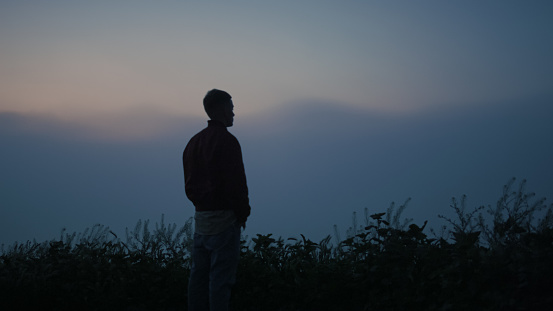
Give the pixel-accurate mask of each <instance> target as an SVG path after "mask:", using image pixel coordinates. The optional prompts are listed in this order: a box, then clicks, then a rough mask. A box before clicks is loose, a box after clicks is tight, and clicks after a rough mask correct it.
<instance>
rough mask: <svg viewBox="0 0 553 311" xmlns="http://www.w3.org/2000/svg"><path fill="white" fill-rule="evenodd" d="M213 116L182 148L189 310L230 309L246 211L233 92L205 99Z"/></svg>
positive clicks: (216, 92) (211, 93) (215, 93)
mask: <svg viewBox="0 0 553 311" xmlns="http://www.w3.org/2000/svg"><path fill="white" fill-rule="evenodd" d="M203 102H204V109H205V111H206V113H207V115H208V116H209V118H210V119H211V120H209V121H208V125H207V128H205V129H204V130H202V131H201V132H199V133H198V134H196V135H195V136H194V137H192V139H190V141H189V142H188V145H187V146H186V148H185V149H184V153H183V157H182V163H183V167H184V182H185V190H186V196H187V197H188V199H190V201H192V203H193V204H194V206H195V209H196V213H195V216H194V218H195V233H194V249H193V252H192V268H191V271H190V280H189V286H188V310H191V311H196V310H211V311H214V310H228V308H229V299H230V292H231V287H232V285H233V284H234V282H235V277H236V268H237V266H238V258H239V255H240V228H241V227H244V228H245V226H246V220H247V218H248V216H249V215H250V205H249V198H248V187H247V184H246V174H245V172H244V163H243V162H242V151H241V148H240V144H239V143H238V140H237V139H236V137H234V136H233V135H232V134H231V133H229V132H228V131H227V127H230V126H232V124H233V118H234V112H233V108H234V105H233V103H232V100H231V96H230V95H229V94H228V93H227V92H225V91H221V90H217V89H213V90H211V91H209V92H207V94H206V96H205V97H204V101H203Z"/></svg>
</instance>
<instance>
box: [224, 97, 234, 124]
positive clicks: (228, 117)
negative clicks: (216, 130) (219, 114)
mask: <svg viewBox="0 0 553 311" xmlns="http://www.w3.org/2000/svg"><path fill="white" fill-rule="evenodd" d="M223 113H224V118H225V125H226V126H227V127H230V126H232V124H233V123H234V104H233V103H232V99H231V100H229V102H228V104H226V105H225V110H224V111H223Z"/></svg>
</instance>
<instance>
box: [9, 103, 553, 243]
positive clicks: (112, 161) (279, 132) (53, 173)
mask: <svg viewBox="0 0 553 311" xmlns="http://www.w3.org/2000/svg"><path fill="white" fill-rule="evenodd" d="M552 98H553V97H551V96H542V97H535V98H527V99H521V100H513V101H511V102H501V103H476V104H471V105H464V106H456V107H454V108H452V107H449V108H447V109H446V108H444V109H441V110H440V109H439V108H438V109H437V108H433V109H428V110H426V111H418V112H412V113H405V114H403V115H398V114H389V113H382V112H377V111H370V110H363V109H359V108H351V107H348V106H346V105H343V103H332V102H320V101H303V102H296V103H290V104H287V105H282V106H281V107H280V108H278V109H276V108H275V109H274V110H273V111H270V112H266V113H264V114H262V115H258V116H256V117H248V118H241V117H240V115H239V114H238V115H237V117H236V119H235V127H233V128H231V129H230V131H231V132H232V133H234V134H235V135H236V136H237V137H238V139H239V140H240V142H241V144H242V149H243V155H244V162H245V166H246V173H247V176H248V183H249V188H250V198H251V205H252V209H253V210H252V216H251V218H250V220H249V222H248V227H247V229H246V231H245V234H246V235H249V236H253V235H255V234H256V233H263V234H266V233H273V234H275V235H282V236H284V237H290V236H298V235H299V234H300V233H301V234H304V235H306V236H307V237H309V238H311V239H313V240H320V239H322V238H324V237H325V236H326V235H328V234H333V225H334V224H336V225H337V226H338V228H339V230H340V232H341V234H342V237H344V236H345V231H346V229H347V228H348V227H349V226H351V217H352V213H353V212H354V211H356V212H358V215H360V216H361V215H362V212H363V209H364V208H368V209H369V212H370V213H373V212H374V213H376V212H382V211H385V210H386V208H387V207H388V206H389V204H390V202H392V201H395V202H396V203H398V204H401V203H403V201H405V200H406V199H407V198H408V197H411V198H412V201H411V202H410V204H409V206H408V208H407V210H406V211H405V217H412V218H414V221H415V222H416V223H422V222H423V221H424V220H429V226H430V227H434V228H437V227H439V226H440V225H441V221H440V220H439V219H437V217H436V216H437V215H438V214H445V215H451V210H450V208H449V204H450V200H451V197H453V196H455V197H461V196H462V195H463V194H466V195H467V196H468V207H470V208H473V207H477V206H479V205H488V204H494V203H495V201H496V200H497V198H499V196H500V194H501V188H502V186H503V184H504V183H505V182H507V181H508V180H509V179H510V178H511V177H517V178H518V179H519V180H521V179H523V178H526V179H527V180H528V190H530V191H534V192H536V194H537V196H538V197H547V198H549V199H548V201H547V202H548V203H551V198H552V197H553V166H552V165H551V159H553V147H552V146H553V138H552V136H551V133H553V122H551V119H552V117H553V105H552V104H553V102H552ZM237 105H238V103H237ZM444 107H445V106H444ZM168 125H171V128H172V129H173V130H172V132H168V133H166V134H164V135H161V136H158V137H155V138H150V139H143V140H134V141H132V140H131V141H126V140H117V139H113V140H100V139H92V138H89V137H88V136H86V133H85V131H84V130H83V129H81V128H79V126H77V125H68V124H64V123H62V122H59V121H56V120H53V119H47V118H42V117H30V116H25V115H19V114H14V113H2V114H0V146H1V153H0V244H1V243H4V244H11V243H13V242H14V241H25V240H28V239H33V238H36V239H37V240H38V241H42V240H47V239H52V238H56V237H58V236H59V232H60V231H61V229H62V228H67V229H68V230H69V231H82V230H84V229H85V228H86V227H90V226H92V225H94V224H96V223H100V224H103V225H107V226H109V227H110V228H111V229H112V230H113V231H114V232H116V233H117V234H118V235H119V236H120V237H122V236H124V228H125V227H133V226H134V224H135V223H136V221H137V220H138V219H150V220H151V221H152V222H155V221H159V220H160V217H161V214H165V216H166V221H169V222H176V223H179V224H182V223H184V221H185V220H186V219H188V218H189V217H192V215H193V208H192V206H191V204H190V202H189V201H188V200H187V199H186V197H185V195H184V184H183V183H184V182H183V177H182V167H181V152H182V150H183V148H184V146H185V144H186V142H187V141H188V139H189V138H190V137H191V136H192V135H193V134H195V133H196V132H197V131H199V130H201V129H202V128H203V127H204V126H205V120H203V119H201V118H200V119H182V120H175V119H174V118H168V119H167V122H165V124H163V125H161V124H160V126H168ZM360 222H361V220H360Z"/></svg>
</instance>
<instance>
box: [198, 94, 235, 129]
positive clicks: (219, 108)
mask: <svg viewBox="0 0 553 311" xmlns="http://www.w3.org/2000/svg"><path fill="white" fill-rule="evenodd" d="M231 98H232V97H231V96H230V94H229V93H227V92H225V91H221V90H217V89H213V90H211V91H209V92H207V94H206V95H205V97H204V109H205V112H206V113H207V115H208V116H209V118H210V119H211V120H215V121H219V122H222V123H223V124H224V125H225V126H227V127H229V126H232V124H233V122H234V112H233V109H234V105H233V103H232V99H231Z"/></svg>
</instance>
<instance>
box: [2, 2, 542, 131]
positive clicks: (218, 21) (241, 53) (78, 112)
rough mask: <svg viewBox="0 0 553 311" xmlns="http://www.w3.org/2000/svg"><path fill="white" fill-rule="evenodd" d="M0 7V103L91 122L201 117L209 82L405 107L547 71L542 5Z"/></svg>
mask: <svg viewBox="0 0 553 311" xmlns="http://www.w3.org/2000/svg"><path fill="white" fill-rule="evenodd" d="M0 8H1V13H0V29H1V30H0V40H1V42H2V45H1V47H0V68H1V71H0V112H17V113H35V114H37V113H38V114H48V115H51V116H58V117H60V118H62V119H71V120H73V121H76V122H80V121H87V122H89V123H90V124H91V125H93V124H94V123H95V122H98V126H100V124H101V123H102V122H105V121H101V120H100V119H98V120H97V121H92V119H93V118H105V115H110V114H111V115H112V117H115V116H118V115H124V114H125V111H126V110H132V109H141V108H140V107H145V106H147V107H150V109H152V110H155V111H157V112H158V113H159V114H167V115H171V116H174V115H181V116H196V117H198V116H203V111H202V109H201V99H202V97H203V95H204V94H205V92H206V91H207V90H209V89H211V88H221V89H225V90H228V91H229V92H230V93H231V94H232V95H233V97H234V98H235V101H236V104H237V107H239V108H240V113H241V114H242V115H243V116H248V115H250V116H251V115H256V114H259V113H263V112H266V111H271V110H272V109H274V108H275V107H278V106H279V105H284V104H288V103H291V102H296V101H299V100H323V101H327V102H336V103H339V104H346V105H351V106H356V107H362V108H367V109H371V110H380V111H388V112H396V113H405V112H410V111H416V110H420V109H427V108H428V107H432V106H440V105H458V104H463V103H467V102H471V103H474V102H488V101H491V102H497V101H501V100H505V99H510V98H521V97H525V96H532V95H535V94H543V93H547V92H550V87H549V86H550V85H551V82H552V74H551V69H552V65H551V61H550V57H549V55H550V54H549V52H551V43H548V42H544V41H543V39H542V37H541V33H543V32H544V31H545V29H546V28H544V27H543V26H544V24H546V23H549V21H548V19H547V20H546V16H548V15H547V12H548V9H549V11H550V8H547V9H544V8H539V7H529V6H528V7H524V8H518V7H513V6H510V5H505V6H503V7H500V8H498V7H496V6H493V5H490V6H487V7H484V6H481V5H478V6H476V5H464V6H459V7H455V6H453V5H449V4H443V3H439V2H435V3H431V4H430V3H428V4H425V5H424V6H422V5H418V4H417V5H414V4H410V3H406V4H403V5H384V4H378V5H377V4H366V3H364V2H362V1H359V2H348V3H344V4H338V3H335V4H333V3H326V2H313V3H308V2H305V3H302V4H301V5H299V4H295V2H286V1H284V2H283V3H279V4H270V5H269V4H263V5H262V4H258V3H257V2H255V4H253V2H252V3H250V5H248V6H243V5H230V4H226V3H219V4H217V5H213V4H200V3H195V4H187V3H163V4H153V3H146V2H125V1H122V2H119V3H118V4H117V5H115V4H112V3H111V2H102V1H98V2H94V3H86V4H84V3H80V4H78V3H74V2H71V1H53V2H49V3H48V4H46V3H44V2H39V1H31V2H25V3H21V2H17V1H6V2H3V3H2V4H0ZM474 10H478V11H477V12H478V14H474V12H475V11H474ZM491 18H493V19H494V20H493V21H494V22H493V23H490V20H489V19H491ZM522 25H524V27H525V28H522V29H521V26H522ZM515 60H516V61H515ZM530 75H531V76H532V79H531V80H529V79H528V77H529V76H530ZM160 126H162V125H160ZM141 132H143V131H141Z"/></svg>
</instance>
